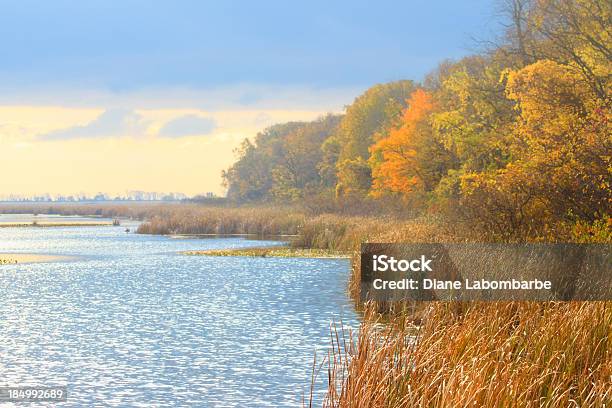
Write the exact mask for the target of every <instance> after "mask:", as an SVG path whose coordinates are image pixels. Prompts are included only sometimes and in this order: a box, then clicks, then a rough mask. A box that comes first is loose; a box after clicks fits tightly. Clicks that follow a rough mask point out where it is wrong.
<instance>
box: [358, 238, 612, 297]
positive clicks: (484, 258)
mask: <svg viewBox="0 0 612 408" xmlns="http://www.w3.org/2000/svg"><path fill="white" fill-rule="evenodd" d="M610 248H611V246H610V245H608V244H374V243H370V244H363V245H362V247H361V300H362V301H366V300H376V301H383V302H393V301H404V300H491V301H496V300H534V301H546V300H612V264H611V259H610Z"/></svg>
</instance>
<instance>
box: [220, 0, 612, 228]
mask: <svg viewBox="0 0 612 408" xmlns="http://www.w3.org/2000/svg"><path fill="white" fill-rule="evenodd" d="M502 8H503V11H504V13H505V14H506V16H507V17H508V18H507V21H508V22H509V24H508V26H507V29H506V31H505V32H503V33H502V35H501V36H500V38H499V40H498V41H497V42H496V43H491V44H488V45H487V46H486V50H485V51H483V52H481V53H479V54H475V55H470V56H467V57H465V58H463V59H461V60H459V61H444V62H442V63H440V64H439V66H438V67H437V69H435V70H434V71H433V72H431V73H430V74H429V75H427V77H426V79H425V80H424V81H422V82H420V83H417V82H414V81H410V80H403V81H396V82H391V83H386V84H378V85H375V86H373V87H371V88H370V89H368V90H366V91H365V92H364V93H363V94H362V95H360V96H359V97H357V98H356V99H355V101H354V102H353V103H352V104H351V105H350V106H348V107H347V108H346V111H345V113H344V114H343V115H331V114H330V115H327V116H325V117H322V118H319V119H317V120H315V121H312V122H290V123H285V124H279V125H274V126H271V127H269V128H268V129H266V130H264V131H263V132H261V133H260V134H258V135H257V136H256V138H255V140H254V141H253V142H251V141H249V140H245V141H244V142H243V144H242V145H241V147H240V149H239V150H238V160H237V161H236V162H235V163H234V165H232V166H231V167H230V168H229V169H228V170H227V171H225V172H224V173H223V178H224V181H225V183H226V185H227V188H228V198H229V199H230V200H233V201H235V202H239V203H244V202H270V201H275V202H283V203H296V202H299V203H304V202H308V201H309V200H316V199H319V202H321V203H323V202H325V203H338V202H352V203H362V204H363V203H384V202H390V201H391V202H395V203H397V204H398V205H400V206H401V207H402V208H404V209H405V210H406V211H410V212H415V211H416V212H434V213H440V214H446V215H448V216H450V218H452V219H457V220H465V221H467V222H469V223H471V224H472V225H474V227H475V228H480V229H482V231H487V232H489V233H491V234H494V235H498V236H504V237H513V236H520V237H532V238H540V239H550V238H552V239H558V238H560V237H567V236H574V237H575V236H580V237H582V238H581V239H589V237H594V239H598V240H600V239H602V235H603V238H604V239H609V237H610V229H611V226H612V223H611V219H610V208H612V195H611V190H610V181H611V180H612V177H611V172H612V164H611V160H610V155H611V154H610V152H611V151H612V132H611V128H610V104H611V98H610V82H611V77H612V72H611V71H612V69H611V67H612V63H611V60H612V28H611V27H612V25H611V24H610V23H611V21H612V11H611V8H612V5H611V3H610V2H609V1H605V0H604V1H601V0H506V1H504V2H503V3H502ZM364 205H365V204H364ZM606 237H607V238H606Z"/></svg>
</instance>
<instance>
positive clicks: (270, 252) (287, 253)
mask: <svg viewBox="0 0 612 408" xmlns="http://www.w3.org/2000/svg"><path fill="white" fill-rule="evenodd" d="M183 253H184V254H185V255H204V256H250V257H261V258H268V257H270V258H348V257H349V255H347V254H346V253H344V252H339V251H330V250H327V249H316V248H292V247H286V246H277V247H258V248H236V249H225V250H223V249H222V250H205V251H186V252H183Z"/></svg>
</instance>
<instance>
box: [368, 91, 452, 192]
mask: <svg viewBox="0 0 612 408" xmlns="http://www.w3.org/2000/svg"><path fill="white" fill-rule="evenodd" d="M433 108H434V105H433V100H432V96H431V94H429V93H427V92H425V91H424V90H422V89H418V90H416V91H415V92H413V93H412V94H411V95H410V98H409V99H408V107H407V108H406V110H405V111H404V114H403V116H402V119H401V122H400V125H399V127H397V128H395V129H391V130H390V132H389V133H388V135H387V136H386V137H383V138H380V139H379V140H378V141H377V142H376V143H375V144H374V145H372V146H371V147H370V152H371V157H370V160H369V163H370V166H371V167H372V177H373V183H372V195H373V196H374V197H380V196H382V195H385V194H397V195H400V196H402V197H404V198H407V197H409V196H410V195H411V194H412V193H414V192H415V191H431V190H432V189H433V187H435V185H436V184H437V182H438V181H439V180H440V177H441V175H443V174H444V173H445V171H446V169H445V167H446V163H445V161H447V160H448V154H447V153H446V152H445V151H444V148H443V146H441V144H439V143H438V142H437V141H436V140H435V139H434V138H433V133H432V131H431V126H430V123H429V122H428V116H429V114H430V113H431V112H432V110H433Z"/></svg>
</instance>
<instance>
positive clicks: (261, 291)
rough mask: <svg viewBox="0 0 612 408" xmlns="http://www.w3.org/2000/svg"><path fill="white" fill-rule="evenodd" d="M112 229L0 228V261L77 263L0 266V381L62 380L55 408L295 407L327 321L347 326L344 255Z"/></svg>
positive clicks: (351, 321)
mask: <svg viewBox="0 0 612 408" xmlns="http://www.w3.org/2000/svg"><path fill="white" fill-rule="evenodd" d="M132 227H133V225H132ZM124 229H125V225H123V226H121V227H80V228H78V227H72V228H29V227H26V228H3V229H0V252H36V253H46V254H66V255H80V256H81V257H80V258H78V260H76V261H69V262H57V263H46V264H45V263H41V264H27V265H7V266H1V267H0V386H6V385H11V386H18V385H25V384H34V385H63V384H65V385H67V386H68V393H69V394H68V395H69V397H68V402H67V403H65V404H61V405H62V406H83V405H93V404H100V405H112V406H147V407H148V406H168V405H181V406H204V407H208V406H210V407H215V406H223V407H226V406H240V407H266V406H270V407H277V406H299V405H300V398H301V395H302V392H307V387H308V383H309V381H310V368H311V364H312V356H313V353H314V351H315V349H317V350H318V354H319V355H321V354H323V353H324V352H326V350H327V347H328V344H329V342H328V339H329V324H330V322H331V321H332V320H336V321H338V320H339V319H342V320H343V321H344V323H346V324H348V325H355V324H356V315H355V312H354V310H353V308H352V306H351V304H350V301H349V300H348V299H347V296H346V294H345V287H346V280H347V273H348V268H349V264H348V261H347V260H329V259H293V258H290V259H272V258H243V257H232V258H229V257H228V258H223V257H204V256H184V255H179V254H177V252H178V251H184V250H195V249H221V248H233V247H244V246H261V245H263V244H270V243H271V242H262V241H252V240H245V239H242V238H215V239H189V238H188V239H168V238H166V237H159V236H147V235H135V234H126V233H124V232H123V231H124Z"/></svg>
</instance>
